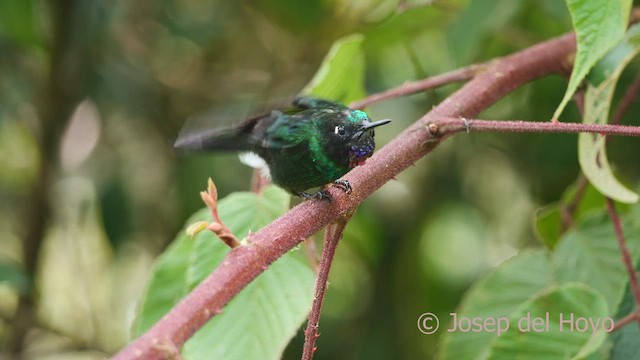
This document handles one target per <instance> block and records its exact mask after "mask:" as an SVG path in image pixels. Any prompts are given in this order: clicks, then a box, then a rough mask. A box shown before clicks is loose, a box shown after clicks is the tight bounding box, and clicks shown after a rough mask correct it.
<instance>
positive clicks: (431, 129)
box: [427, 123, 439, 136]
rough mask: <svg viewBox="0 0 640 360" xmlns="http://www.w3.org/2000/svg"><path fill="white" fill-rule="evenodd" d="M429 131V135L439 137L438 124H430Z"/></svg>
mask: <svg viewBox="0 0 640 360" xmlns="http://www.w3.org/2000/svg"><path fill="white" fill-rule="evenodd" d="M427 129H429V133H430V134H431V135H433V136H438V130H439V127H438V124H434V123H431V124H428V125H427Z"/></svg>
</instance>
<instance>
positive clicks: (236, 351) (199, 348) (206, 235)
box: [135, 186, 315, 359]
mask: <svg viewBox="0 0 640 360" xmlns="http://www.w3.org/2000/svg"><path fill="white" fill-rule="evenodd" d="M289 198H290V196H289V195H288V194H286V193H285V192H284V191H283V190H281V189H278V188H276V187H274V186H271V187H269V188H267V189H266V190H265V191H264V192H263V193H262V194H261V195H257V194H253V193H233V194H231V195H229V196H227V197H225V198H224V199H222V200H220V202H219V203H218V211H219V214H220V217H221V218H222V219H223V220H224V222H225V224H226V225H227V226H229V228H230V229H231V230H232V231H233V232H234V234H235V235H236V236H237V237H238V238H242V237H245V236H247V235H248V234H249V232H250V231H257V230H259V229H260V228H261V227H263V226H264V225H266V224H268V223H269V222H271V221H273V220H274V219H275V218H277V217H278V216H280V215H281V214H283V213H284V212H285V211H286V210H287V208H288V202H289ZM203 220H209V221H210V220H211V219H210V214H209V211H208V209H202V210H201V211H198V212H197V213H196V214H194V216H192V217H191V218H190V219H189V221H188V222H187V224H190V223H193V222H197V221H203ZM228 252H229V248H228V247H227V246H226V245H225V244H224V243H223V242H222V241H220V240H219V239H218V238H217V237H216V236H215V235H214V234H213V233H211V232H209V231H203V232H201V233H199V234H198V235H197V236H196V237H195V238H194V239H190V238H189V237H188V236H187V235H186V234H184V232H181V234H180V235H179V236H178V237H177V238H176V240H175V241H174V242H173V244H172V245H171V247H170V248H169V249H168V250H167V251H166V252H165V253H164V254H162V256H161V257H160V258H159V259H158V261H157V264H156V266H155V269H154V273H153V276H152V279H151V281H150V284H149V288H148V290H147V294H146V297H145V300H144V303H143V306H142V310H141V313H140V315H139V318H138V326H137V328H136V331H135V332H136V334H137V335H140V334H141V333H142V332H144V331H146V330H147V329H148V328H149V327H151V326H152V325H153V324H154V323H155V322H156V321H157V320H158V319H160V318H161V317H162V316H163V315H164V314H166V313H167V312H168V311H169V310H170V309H171V308H172V307H173V306H174V305H175V304H176V303H177V302H178V301H180V299H182V297H184V296H185V295H186V294H187V293H188V292H189V291H190V290H191V289H193V288H194V287H195V286H197V285H198V284H199V283H200V282H201V281H202V279H204V278H205V277H206V276H207V275H208V274H210V273H211V271H212V270H213V269H215V268H216V267H217V266H220V264H221V262H222V260H223V259H224V256H225V255H226V254H227V253H228ZM296 256H297V252H296V251H294V252H290V253H288V254H286V255H285V256H283V257H281V258H280V259H279V260H278V261H276V262H275V263H273V264H272V265H271V266H270V268H269V269H268V270H266V271H265V272H264V273H263V274H261V275H260V276H259V277H258V278H256V279H255V280H254V281H253V282H252V283H250V284H249V285H248V286H247V287H246V288H245V289H244V290H243V291H242V292H240V293H239V294H238V296H236V297H235V298H234V299H233V300H232V301H231V302H230V303H229V304H228V305H227V306H226V307H225V308H224V312H223V313H222V314H219V315H217V316H215V317H214V318H213V319H211V321H209V322H208V323H207V324H206V325H205V326H204V327H202V328H201V329H200V330H199V331H198V332H197V333H196V334H195V335H194V336H193V337H192V338H191V339H189V341H187V343H186V344H185V346H184V348H183V350H182V353H183V356H184V357H185V358H186V359H209V358H212V359H217V358H224V359H279V358H280V357H281V355H282V352H283V351H284V348H285V346H286V345H287V344H288V343H289V341H290V340H291V338H292V337H293V336H294V335H295V333H296V331H297V330H298V328H299V327H300V325H301V324H302V322H303V320H304V318H305V317H306V315H307V313H308V311H309V309H310V307H311V302H312V301H313V285H314V279H315V274H314V272H313V271H312V270H311V269H310V267H309V266H308V265H306V264H305V263H303V262H302V261H300V260H299V259H298V258H297V257H296Z"/></svg>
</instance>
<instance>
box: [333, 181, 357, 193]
mask: <svg viewBox="0 0 640 360" xmlns="http://www.w3.org/2000/svg"><path fill="white" fill-rule="evenodd" d="M333 185H335V186H336V187H338V188H340V190H342V191H344V192H345V193H347V194H351V191H353V188H352V187H351V183H349V180H346V179H339V180H336V181H334V182H333Z"/></svg>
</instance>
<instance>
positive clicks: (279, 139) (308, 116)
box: [174, 96, 391, 199]
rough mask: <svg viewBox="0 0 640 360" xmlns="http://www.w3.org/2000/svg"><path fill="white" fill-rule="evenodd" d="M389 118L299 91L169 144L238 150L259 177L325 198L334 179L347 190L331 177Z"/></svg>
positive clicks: (361, 152)
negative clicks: (280, 103)
mask: <svg viewBox="0 0 640 360" xmlns="http://www.w3.org/2000/svg"><path fill="white" fill-rule="evenodd" d="M390 121H391V120H388V119H386V120H380V121H375V122H372V121H371V119H370V118H369V116H368V115H367V114H366V113H365V112H364V111H361V110H352V109H349V108H348V107H346V106H345V105H342V104H340V103H337V102H333V101H329V100H324V99H318V98H312V97H305V96H299V97H296V98H295V99H294V100H293V103H292V106H291V107H289V108H281V109H276V110H272V111H271V112H269V113H267V114H263V115H260V116H255V117H251V118H249V119H248V120H246V121H244V122H242V123H240V124H238V125H235V126H231V127H227V128H221V129H212V130H208V131H204V132H199V133H196V134H191V135H187V136H180V137H179V138H178V140H177V141H176V143H175V145H174V147H175V148H177V149H180V150H195V151H239V152H241V154H240V160H241V161H242V162H243V163H245V164H247V165H249V166H252V167H254V168H259V169H261V170H262V173H263V175H264V176H265V177H267V178H270V179H271V181H272V182H273V183H274V184H276V185H278V186H279V187H281V188H283V189H285V190H286V191H288V192H290V193H292V194H295V195H298V196H300V197H303V198H305V199H311V198H315V199H329V196H328V194H327V192H326V191H325V190H324V189H322V190H320V191H318V192H315V193H313V194H310V193H307V192H306V191H307V190H309V189H311V188H317V187H323V186H324V185H327V184H329V183H332V182H333V183H334V184H336V185H337V186H339V187H340V188H341V189H343V190H344V191H346V192H347V193H349V192H351V185H350V184H349V182H348V181H347V180H336V179H338V178H340V177H342V176H343V175H344V174H346V173H347V172H348V171H349V170H351V169H353V168H354V167H356V166H358V165H362V164H364V162H365V160H366V159H367V158H368V157H370V156H371V155H372V154H373V150H374V148H375V141H374V130H373V129H374V128H375V127H377V126H380V125H384V124H387V123H389V122H390Z"/></svg>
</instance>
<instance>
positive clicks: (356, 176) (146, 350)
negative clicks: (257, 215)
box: [115, 35, 640, 359]
mask: <svg viewBox="0 0 640 360" xmlns="http://www.w3.org/2000/svg"><path fill="white" fill-rule="evenodd" d="M574 51H575V39H574V36H573V35H565V36H561V37H559V38H556V39H553V40H550V41H547V42H544V43H541V44H538V45H536V46H533V47H531V48H528V49H526V50H524V51H521V52H519V53H516V54H514V55H511V56H507V57H504V58H501V59H498V60H496V61H493V62H491V63H490V64H488V65H487V66H486V68H485V69H484V71H482V72H479V73H477V74H475V76H474V77H473V79H472V80H471V81H469V82H468V83H467V84H466V85H465V86H463V87H462V88H461V89H460V90H458V91H457V92H455V93H454V94H452V95H451V96H450V97H448V98H447V99H446V100H445V101H443V102H442V103H441V104H440V105H438V106H437V107H435V108H433V110H432V111H430V112H429V113H428V114H426V115H425V116H423V117H422V118H421V119H419V120H418V121H417V122H415V123H414V124H413V125H412V126H410V127H409V128H407V129H406V130H405V131H404V132H402V133H401V134H399V135H398V136H397V137H396V138H395V139H394V140H393V141H391V142H390V143H389V144H387V145H386V146H385V147H383V148H382V149H380V151H378V152H376V153H375V154H374V155H373V156H372V157H371V158H370V159H369V160H368V162H367V165H365V166H360V167H357V168H355V169H354V170H353V171H351V172H350V173H349V174H347V176H346V177H347V178H348V179H349V181H350V182H351V184H352V186H353V192H352V193H351V194H345V193H344V192H342V191H340V190H336V189H333V188H330V189H329V190H328V191H329V192H330V196H331V198H332V201H331V202H328V201H306V202H303V203H302V204H300V205H298V206H296V207H295V208H293V209H291V210H290V211H289V212H288V213H286V214H285V215H283V216H282V217H280V218H278V219H277V220H275V221H274V222H272V223H271V224H269V225H267V226H266V227H264V228H263V229H262V230H260V231H258V232H256V233H255V234H253V235H252V236H251V238H250V244H249V245H246V246H239V247H237V248H235V249H232V250H231V252H229V254H228V255H227V257H226V259H225V260H224V262H223V264H222V265H221V266H219V267H218V268H216V269H215V270H214V271H213V273H212V274H211V275H210V276H209V277H207V278H206V279H205V280H204V281H203V282H202V283H201V284H200V285H199V286H198V287H196V288H195V289H194V290H193V291H192V292H191V293H190V294H189V295H188V296H187V297H185V298H184V299H183V300H182V301H181V302H180V303H179V304H177V305H176V306H175V307H174V308H173V309H172V310H171V311H170V312H169V313H168V314H167V315H165V316H164V317H163V318H162V319H161V320H160V321H159V322H158V323H157V324H156V325H155V326H153V327H152V328H151V329H150V330H149V331H147V332H146V333H145V334H144V335H142V336H141V337H140V338H138V339H137V340H135V341H134V342H132V343H131V344H130V345H129V346H127V347H126V348H125V349H123V350H122V351H121V352H120V353H118V354H117V355H116V356H115V358H116V359H134V358H145V359H159V358H163V357H164V356H165V355H166V354H165V353H164V352H163V351H162V350H161V349H159V348H157V345H159V344H162V343H166V341H167V340H170V341H171V343H173V344H175V345H176V346H181V345H182V344H184V342H185V341H186V340H187V339H189V338H190V337H191V336H192V335H193V334H194V333H195V332H196V331H197V330H198V329H199V328H200V327H202V326H203V325H204V324H205V323H206V322H207V321H209V319H211V317H213V316H215V314H218V313H220V312H221V311H222V308H223V307H224V306H225V305H226V304H227V303H228V302H229V301H230V300H231V299H232V298H233V297H234V296H235V295H236V294H237V293H238V292H239V291H240V290H242V289H243V288H244V287H245V286H246V285H247V284H248V283H249V282H251V281H252V280H253V279H255V278H256V277H257V276H258V275H259V274H260V273H261V272H263V271H264V270H265V269H266V268H267V267H268V266H269V264H271V263H273V262H274V261H275V260H277V259H278V258H279V257H280V256H282V255H283V254H285V253H287V252H288V251H289V250H290V249H292V248H293V247H295V246H296V245H298V244H299V243H300V242H302V241H303V240H304V239H306V238H307V237H308V236H310V235H311V234H313V233H315V232H316V231H318V230H319V229H321V228H323V227H325V226H327V225H328V224H331V223H332V222H334V221H336V220H337V219H338V218H340V217H341V216H344V215H345V214H347V213H349V211H351V210H352V209H354V208H355V207H357V206H358V204H360V203H361V202H362V201H363V200H364V199H365V198H366V197H367V196H369V195H371V193H373V192H374V191H375V190H377V189H378V188H379V187H381V186H382V185H384V184H385V183H386V182H387V181H389V180H391V179H392V178H393V177H395V176H396V175H397V174H398V173H400V172H401V171H403V170H404V169H406V168H408V167H409V166H411V165H413V164H414V163H415V162H416V161H418V160H419V159H420V158H422V157H423V156H424V155H426V154H427V153H429V152H430V151H431V150H433V149H434V148H435V147H436V146H437V145H438V144H439V143H440V142H441V141H443V140H444V139H445V138H447V137H448V136H450V135H452V134H453V133H456V132H460V131H465V130H467V125H468V129H470V130H473V131H517V132H531V131H543V132H578V131H592V132H593V131H595V132H601V133H603V134H609V133H611V134H618V135H638V134H640V128H631V127H621V126H618V127H612V126H606V125H602V126H599V127H598V126H595V125H582V124H567V123H562V124H560V123H548V124H542V123H526V122H501V121H487V122H482V121H475V120H474V121H465V120H463V119H460V118H458V117H461V116H465V117H474V116H476V115H477V114H478V113H480V112H481V111H482V110H484V109H486V108H487V107H489V106H491V105H492V104H494V103H495V102H497V101H498V100H499V99H501V98H502V97H504V96H505V95H507V94H508V93H510V92H511V91H513V90H515V89H517V88H518V87H520V86H522V85H523V84H525V83H527V82H529V81H532V80H534V79H536V78H539V77H542V76H545V75H549V74H552V73H558V72H560V71H561V70H562V66H563V64H564V63H566V61H567V59H569V58H570V57H571V56H572V54H573V53H574ZM363 103H366V102H363ZM427 124H432V125H430V126H429V125H427ZM434 125H435V128H434ZM436 128H437V129H436ZM433 130H437V131H433Z"/></svg>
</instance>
